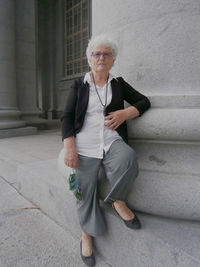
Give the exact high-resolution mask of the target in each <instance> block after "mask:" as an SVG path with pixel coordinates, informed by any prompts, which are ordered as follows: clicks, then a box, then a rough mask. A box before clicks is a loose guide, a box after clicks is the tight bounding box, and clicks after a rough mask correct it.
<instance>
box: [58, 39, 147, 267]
mask: <svg viewBox="0 0 200 267" xmlns="http://www.w3.org/2000/svg"><path fill="white" fill-rule="evenodd" d="M116 56H117V46H116V44H115V43H114V42H113V41H112V40H111V39H109V38H106V37H105V36H98V37H96V38H94V39H92V40H90V42H89V44H88V47H87V58H88V63H89V65H90V67H91V71H90V72H88V73H86V74H85V76H84V77H83V78H81V79H78V80H75V81H74V83H73V85H72V87H71V90H70V92H69V95H68V99H67V103H66V107H65V110H64V112H63V114H62V116H61V120H62V138H63V140H64V148H65V156H64V162H65V164H66V165H67V166H69V167H71V168H73V169H74V170H75V172H76V176H77V177H78V183H79V187H80V190H81V194H82V200H77V209H78V215H79V220H80V226H81V229H82V236H81V243H80V246H81V257H82V260H83V261H84V262H85V264H87V265H88V266H94V265H95V256H94V253H93V251H92V237H96V236H98V235H102V234H103V233H104V232H105V230H106V226H105V221H104V216H103V214H102V210H101V208H100V206H99V199H98V193H97V191H98V188H97V180H98V173H99V169H100V166H101V165H103V167H104V169H105V173H106V177H107V179H108V180H109V182H110V185H111V189H110V192H109V194H108V195H107V196H106V198H105V199H104V201H105V202H107V203H110V204H112V207H113V208H114V209H115V210H116V212H117V214H118V215H119V216H120V217H121V219H122V220H123V221H124V223H125V225H126V226H127V227H129V228H131V229H139V228H140V227H141V224H140V221H139V219H138V217H137V216H136V214H135V213H134V211H132V210H131V209H129V208H128V207H127V205H126V202H125V201H126V198H127V195H128V193H129V192H130V191H131V189H132V186H133V182H134V180H135V178H136V177H137V174H138V165H137V160H136V154H135V151H134V150H133V149H132V148H131V147H130V146H129V145H128V144H127V141H128V135H127V126H126V120H127V119H131V118H135V117H138V116H141V115H142V114H143V113H144V112H145V111H146V110H147V109H148V108H149V107H150V102H149V100H148V98H147V97H146V96H144V95H142V94H141V93H139V92H138V91H136V90H135V89H133V88H132V87H131V85H129V84H128V83H127V82H126V81H124V79H123V78H122V77H119V78H117V77H115V76H114V75H112V74H111V73H110V69H111V68H112V66H113V64H114V62H115V59H116ZM124 100H126V101H127V102H128V103H129V104H130V105H131V106H129V107H127V108H124Z"/></svg>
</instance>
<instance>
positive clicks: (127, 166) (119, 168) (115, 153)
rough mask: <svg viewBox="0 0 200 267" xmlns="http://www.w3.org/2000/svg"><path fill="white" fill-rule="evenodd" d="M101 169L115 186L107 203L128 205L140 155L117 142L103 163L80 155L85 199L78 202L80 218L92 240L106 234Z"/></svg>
mask: <svg viewBox="0 0 200 267" xmlns="http://www.w3.org/2000/svg"><path fill="white" fill-rule="evenodd" d="M101 165H103V167H104V170H105V174H106V177H107V179H108V180H109V182H110V185H111V190H110V192H109V194H108V195H107V196H106V198H105V199H104V202H113V201H115V200H122V201H125V200H126V197H127V195H128V193H129V192H130V191H131V189H132V187H133V182H134V180H135V178H136V177H137V174H138V164H137V159H136V153H135V151H134V150H133V149H132V148H131V147H130V146H129V145H127V144H126V143H125V142H124V141H123V140H116V141H114V142H113V143H112V145H111V147H110V149H109V151H108V152H107V153H106V154H104V158H103V159H97V158H90V157H85V156H81V155H79V165H78V168H77V169H76V174H77V177H78V182H79V187H80V189H81V192H82V196H83V199H82V200H81V201H79V200H77V208H78V216H79V221H80V226H81V229H82V231H84V232H85V233H87V234H89V235H91V236H98V235H102V234H103V233H104V232H105V231H106V224H105V220H104V216H103V214H102V210H101V209H100V206H99V199H98V194H97V181H98V174H99V170H100V167H101Z"/></svg>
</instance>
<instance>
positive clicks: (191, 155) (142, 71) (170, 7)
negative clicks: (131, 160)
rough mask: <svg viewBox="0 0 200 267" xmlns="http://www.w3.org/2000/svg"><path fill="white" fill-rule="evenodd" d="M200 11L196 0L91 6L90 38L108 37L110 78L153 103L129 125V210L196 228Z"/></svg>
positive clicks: (199, 181) (112, 0) (199, 171)
mask: <svg viewBox="0 0 200 267" xmlns="http://www.w3.org/2000/svg"><path fill="white" fill-rule="evenodd" d="M199 8H200V3H199V0H190V1H188V0H182V1H173V0H168V1H163V0H157V1H145V0H140V1H131V0H127V1H120V0H110V1H106V0H102V1H98V0H94V1H92V31H93V35H97V34H100V33H107V34H108V35H109V36H111V37H112V38H114V39H116V40H117V43H118V45H119V56H118V58H117V60H116V63H115V67H114V69H113V71H112V72H113V73H114V74H116V75H120V76H123V77H124V78H125V79H126V80H127V81H128V82H129V83H130V84H132V85H133V87H135V88H136V89H137V90H139V91H140V92H142V93H144V94H146V95H147V96H149V97H150V100H151V103H152V108H151V109H150V110H149V111H148V112H147V113H146V114H144V115H143V116H142V117H141V118H138V119H135V120H129V123H128V127H129V143H130V144H131V145H132V146H133V147H134V149H135V150H136V152H137V155H138V160H139V166H140V174H139V179H137V180H136V182H135V184H134V189H133V192H132V194H130V202H132V205H133V206H134V207H135V209H136V210H141V211H143V212H147V213H152V214H154V215H163V216H165V217H166V216H167V217H175V218H182V219H192V220H198V221H200V216H199V201H197V200H199V191H200V186H199V185H200V178H199V177H200V164H199V159H200V127H199V125H200V94H199V88H200V79H199V73H200V64H199V61H200V31H199V24H200V16H199ZM110 10H112V11H113V12H110Z"/></svg>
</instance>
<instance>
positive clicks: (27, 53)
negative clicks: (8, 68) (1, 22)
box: [15, 0, 42, 120]
mask: <svg viewBox="0 0 200 267" xmlns="http://www.w3.org/2000/svg"><path fill="white" fill-rule="evenodd" d="M15 8H16V74H17V81H16V86H17V92H18V103H19V108H20V109H21V110H22V118H23V119H24V120H28V119H29V120H30V119H35V118H38V117H39V115H40V114H42V112H41V110H39V109H38V77H37V72H38V70H37V47H36V46H37V10H36V9H37V4H36V1H35V0H29V1H28V3H27V1H26V0H19V1H16V6H15Z"/></svg>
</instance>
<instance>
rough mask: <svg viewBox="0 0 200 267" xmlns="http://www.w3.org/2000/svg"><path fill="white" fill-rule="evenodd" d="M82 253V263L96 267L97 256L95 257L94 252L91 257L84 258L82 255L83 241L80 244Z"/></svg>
mask: <svg viewBox="0 0 200 267" xmlns="http://www.w3.org/2000/svg"><path fill="white" fill-rule="evenodd" d="M80 253H81V258H82V261H83V262H84V263H85V264H86V265H87V266H95V256H94V254H93V252H92V255H91V256H83V254H82V240H81V242H80Z"/></svg>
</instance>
